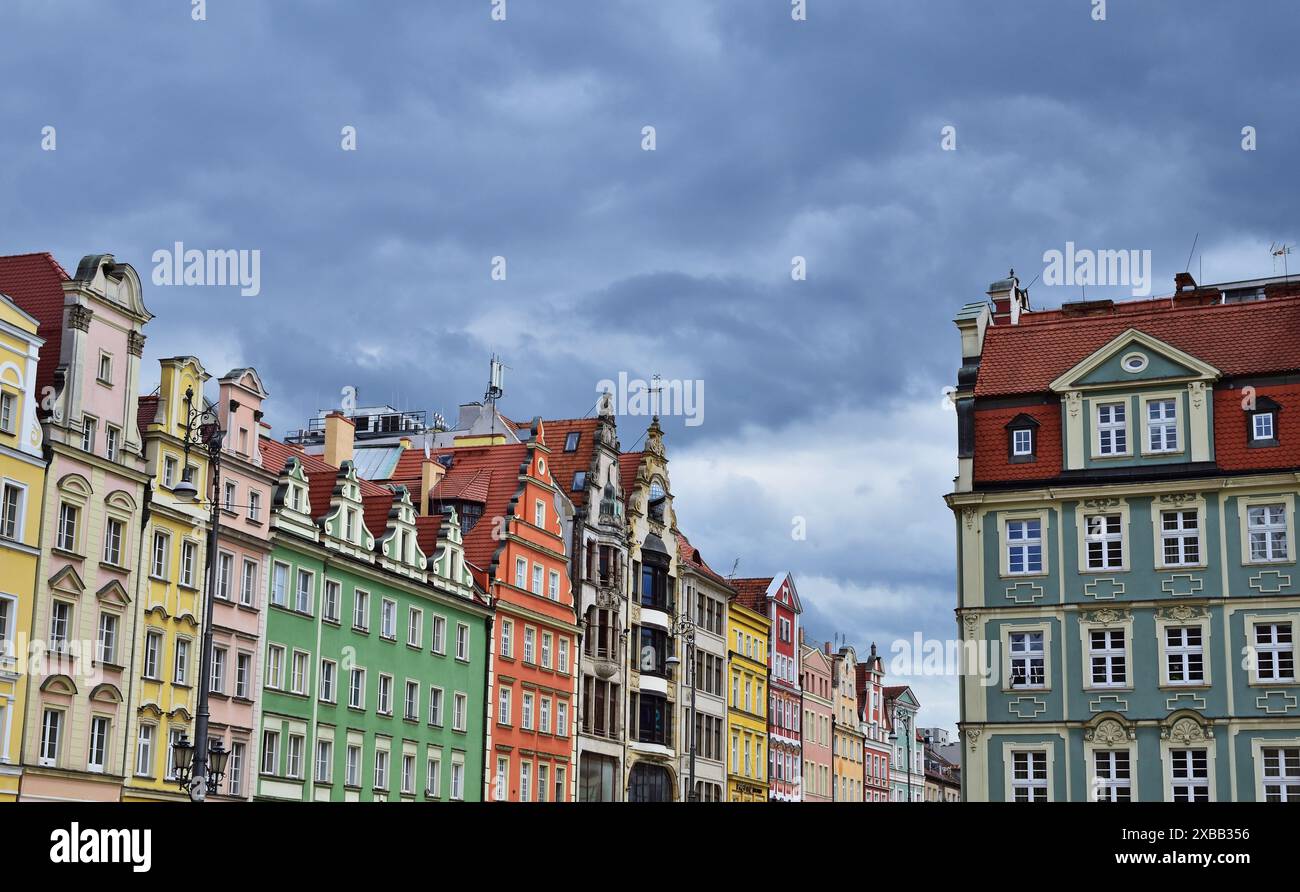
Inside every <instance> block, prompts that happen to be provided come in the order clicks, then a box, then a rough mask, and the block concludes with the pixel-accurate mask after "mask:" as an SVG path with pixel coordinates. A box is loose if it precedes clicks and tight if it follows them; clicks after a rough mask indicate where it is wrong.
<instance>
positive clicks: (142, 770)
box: [135, 725, 154, 777]
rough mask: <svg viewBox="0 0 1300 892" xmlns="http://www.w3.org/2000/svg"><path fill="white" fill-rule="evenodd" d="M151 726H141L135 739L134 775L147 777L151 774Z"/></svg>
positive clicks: (152, 728) (152, 727)
mask: <svg viewBox="0 0 1300 892" xmlns="http://www.w3.org/2000/svg"><path fill="white" fill-rule="evenodd" d="M153 730H154V726H153V725H141V726H140V728H139V730H138V731H137V732H136V738H135V773H136V774H139V775H143V776H144V777H149V776H151V775H152V774H153Z"/></svg>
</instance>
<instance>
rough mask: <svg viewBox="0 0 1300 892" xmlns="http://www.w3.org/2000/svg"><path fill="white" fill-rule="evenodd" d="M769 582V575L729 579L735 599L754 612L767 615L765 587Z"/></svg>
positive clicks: (770, 578)
mask: <svg viewBox="0 0 1300 892" xmlns="http://www.w3.org/2000/svg"><path fill="white" fill-rule="evenodd" d="M771 584H772V577H771V576H766V577H750V578H748V579H733V580H731V587H732V588H733V589H735V590H736V599H737V600H738V601H740V603H741V604H742V605H744V606H745V607H748V608H749V609H750V610H752V611H754V612H755V613H761V614H764V615H767V589H768V586H770V585H771Z"/></svg>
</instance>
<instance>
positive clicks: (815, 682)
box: [799, 644, 835, 802]
mask: <svg viewBox="0 0 1300 892" xmlns="http://www.w3.org/2000/svg"><path fill="white" fill-rule="evenodd" d="M800 650H801V656H802V659H801V662H800V676H799V678H800V681H799V684H800V687H801V688H802V691H803V710H802V717H803V720H802V723H801V727H802V735H801V738H800V739H801V742H802V745H803V801H804V802H832V801H834V800H833V793H834V785H835V766H834V762H833V759H832V757H833V756H834V749H833V745H832V742H833V740H834V736H833V733H832V729H833V728H834V717H835V703H834V701H833V700H832V699H831V698H832V697H833V696H834V692H833V691H832V688H831V680H832V678H833V670H832V666H831V660H830V657H828V656H827V655H826V652H825V651H824V650H822V649H821V648H820V647H812V646H810V645H807V644H801V646H800Z"/></svg>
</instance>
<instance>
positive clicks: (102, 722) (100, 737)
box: [86, 715, 108, 774]
mask: <svg viewBox="0 0 1300 892" xmlns="http://www.w3.org/2000/svg"><path fill="white" fill-rule="evenodd" d="M107 759H108V719H107V717H105V716H102V715H97V716H95V717H94V718H92V719H91V720H90V746H89V749H88V752H87V756H86V768H87V770H89V771H93V772H95V773H96V774H102V773H103V771H104V763H105V762H106V761H107Z"/></svg>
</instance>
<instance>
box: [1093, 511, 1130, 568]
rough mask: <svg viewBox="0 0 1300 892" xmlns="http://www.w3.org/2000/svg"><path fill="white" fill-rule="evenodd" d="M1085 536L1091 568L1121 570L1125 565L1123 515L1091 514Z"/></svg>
mask: <svg viewBox="0 0 1300 892" xmlns="http://www.w3.org/2000/svg"><path fill="white" fill-rule="evenodd" d="M1084 520H1085V522H1086V524H1087V530H1088V531H1087V534H1086V536H1085V539H1086V542H1087V545H1088V569H1089V570H1120V569H1123V567H1124V531H1123V521H1124V519H1123V517H1122V516H1121V515H1119V514H1089V515H1088V516H1087V517H1085V518H1084Z"/></svg>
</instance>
